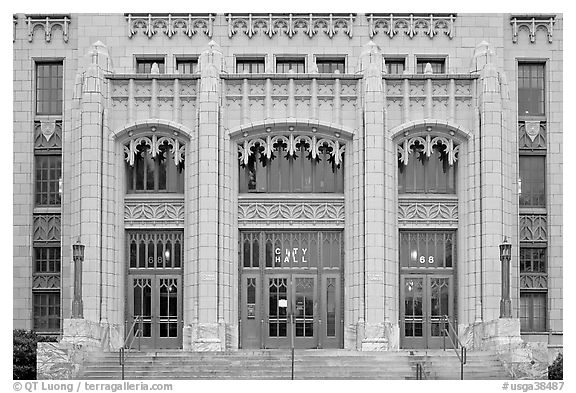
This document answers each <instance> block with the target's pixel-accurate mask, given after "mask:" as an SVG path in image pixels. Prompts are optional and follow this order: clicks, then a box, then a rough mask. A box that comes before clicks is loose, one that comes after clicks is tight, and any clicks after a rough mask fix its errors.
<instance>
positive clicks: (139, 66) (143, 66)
mask: <svg viewBox="0 0 576 393" xmlns="http://www.w3.org/2000/svg"><path fill="white" fill-rule="evenodd" d="M154 63H156V64H157V65H158V72H159V73H160V74H163V73H164V58H163V57H159V58H154V59H152V58H145V59H136V73H138V74H150V73H151V72H152V66H153V65H154Z"/></svg>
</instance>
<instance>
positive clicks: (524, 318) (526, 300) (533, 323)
mask: <svg viewBox="0 0 576 393" xmlns="http://www.w3.org/2000/svg"><path fill="white" fill-rule="evenodd" d="M520 330H521V331H522V332H545V331H546V293H545V292H524V291H521V292H520Z"/></svg>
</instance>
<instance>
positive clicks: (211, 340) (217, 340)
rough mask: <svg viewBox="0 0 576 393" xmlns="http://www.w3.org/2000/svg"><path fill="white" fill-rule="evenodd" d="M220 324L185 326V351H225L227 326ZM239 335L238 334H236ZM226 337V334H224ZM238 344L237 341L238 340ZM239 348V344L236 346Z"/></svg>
mask: <svg viewBox="0 0 576 393" xmlns="http://www.w3.org/2000/svg"><path fill="white" fill-rule="evenodd" d="M220 325H221V324H218V323H198V324H191V325H188V326H185V327H184V329H183V332H182V333H183V349H184V350H185V351H201V352H203V351H224V350H226V342H225V339H224V340H223V338H222V337H221V335H222V333H223V332H224V333H225V332H226V325H225V324H222V326H220ZM236 335H237V333H236ZM224 337H225V334H224ZM236 342H237V339H236ZM236 348H238V344H236Z"/></svg>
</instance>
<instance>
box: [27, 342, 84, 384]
mask: <svg viewBox="0 0 576 393" xmlns="http://www.w3.org/2000/svg"><path fill="white" fill-rule="evenodd" d="M84 355H85V352H84V351H78V350H76V349H74V347H73V345H72V344H63V343H47V342H40V343H38V348H37V351H36V379H39V380H41V379H60V380H65V379H74V378H75V377H76V376H77V375H78V372H79V371H80V368H81V366H82V363H83V361H84Z"/></svg>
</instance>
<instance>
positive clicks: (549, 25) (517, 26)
mask: <svg viewBox="0 0 576 393" xmlns="http://www.w3.org/2000/svg"><path fill="white" fill-rule="evenodd" d="M555 19H556V15H535V16H534V17H526V16H514V15H512V16H511V17H510V23H511V24H512V42H513V43H515V44H516V43H518V33H519V32H520V30H527V31H528V35H529V37H530V42H531V43H534V42H536V31H538V30H544V31H546V32H547V33H548V43H550V44H551V43H552V34H553V33H554V22H555Z"/></svg>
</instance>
